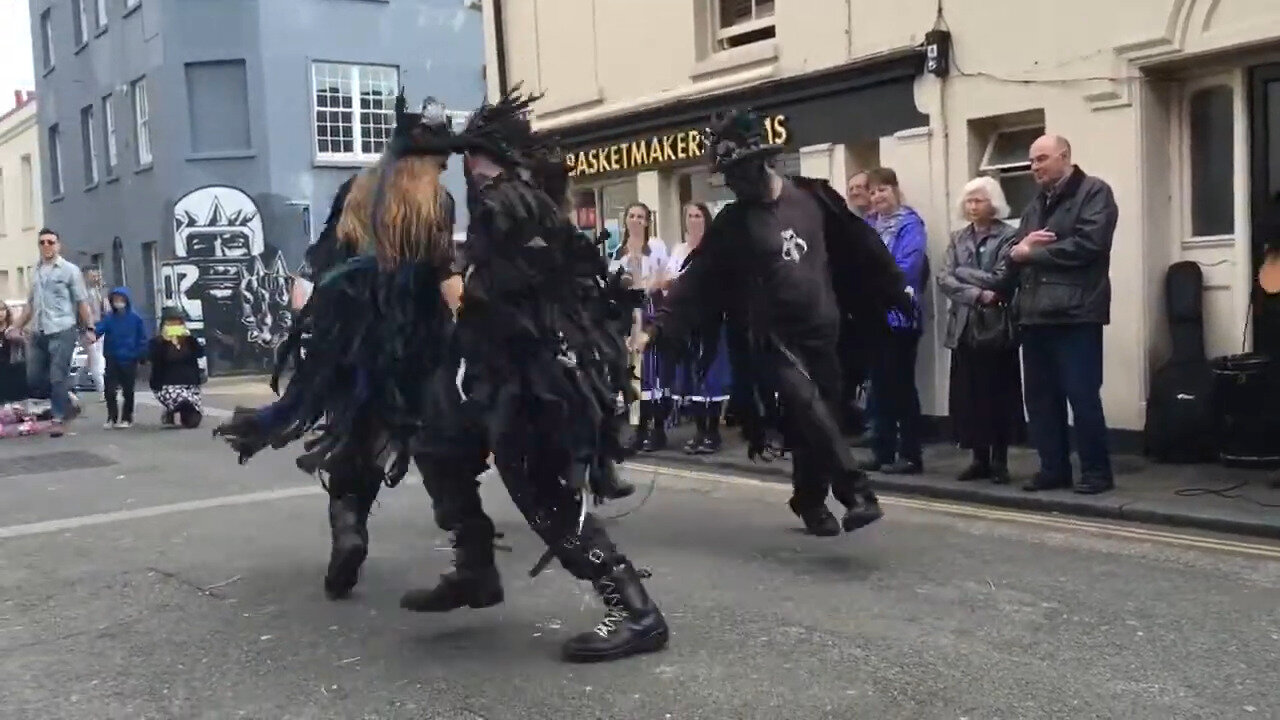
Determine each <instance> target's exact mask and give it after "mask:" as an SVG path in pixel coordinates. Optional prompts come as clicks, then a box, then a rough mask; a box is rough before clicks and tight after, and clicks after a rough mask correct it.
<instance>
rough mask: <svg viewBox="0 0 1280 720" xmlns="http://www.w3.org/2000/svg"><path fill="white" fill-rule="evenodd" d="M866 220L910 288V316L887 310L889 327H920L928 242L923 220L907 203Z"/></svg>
mask: <svg viewBox="0 0 1280 720" xmlns="http://www.w3.org/2000/svg"><path fill="white" fill-rule="evenodd" d="M867 221H868V222H870V223H871V224H872V226H874V227H875V229H876V232H877V233H879V235H880V239H881V240H883V241H884V244H885V247H887V248H889V252H890V253H892V254H893V260H894V262H896V263H897V264H898V268H899V269H901V270H902V274H903V275H904V276H905V277H906V281H907V287H909V288H911V293H912V296H911V306H912V317H907V316H906V315H905V314H904V313H902V312H900V311H898V310H891V311H889V327H891V328H893V329H895V330H917V331H918V330H921V329H923V326H924V320H923V315H922V313H921V312H920V301H921V298H922V297H923V293H924V290H925V286H926V284H927V282H928V278H927V275H928V274H929V258H928V256H927V255H926V252H927V250H928V246H929V240H928V237H927V236H926V234H925V229H924V220H923V219H922V218H921V217H920V215H918V214H917V213H916V211H915V210H912V209H911V208H909V207H906V206H903V207H901V208H899V210H898V212H896V213H894V214H892V215H883V216H881V215H873V216H871V217H868V218H867Z"/></svg>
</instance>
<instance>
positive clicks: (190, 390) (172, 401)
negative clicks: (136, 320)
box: [150, 306, 204, 428]
mask: <svg viewBox="0 0 1280 720" xmlns="http://www.w3.org/2000/svg"><path fill="white" fill-rule="evenodd" d="M202 357H204V347H203V346H202V345H201V344H200V342H199V341H198V340H196V339H195V338H194V337H192V336H191V331H190V330H189V329H187V322H186V316H185V314H184V313H183V312H182V310H181V309H179V308H176V307H173V306H169V307H165V308H164V309H163V310H162V311H161V312H160V335H159V336H158V337H156V338H154V339H153V340H152V341H151V354H150V359H151V391H152V392H154V393H155V395H156V400H158V401H159V402H160V405H161V407H163V408H164V414H163V415H162V416H161V419H160V421H161V422H162V423H164V424H165V425H173V424H174V418H175V416H176V418H177V421H178V422H179V423H181V424H182V427H184V428H194V427H198V426H199V425H200V421H201V420H202V419H203V418H204V406H203V405H202V404H201V398H200V383H201V380H202V378H201V373H200V358H202Z"/></svg>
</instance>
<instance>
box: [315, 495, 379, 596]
mask: <svg viewBox="0 0 1280 720" xmlns="http://www.w3.org/2000/svg"><path fill="white" fill-rule="evenodd" d="M367 517H368V511H367V510H363V511H362V508H361V503H360V500H359V498H358V497H356V496H355V495H343V496H341V497H337V498H335V497H330V498H329V531H330V533H331V535H332V538H333V547H332V549H331V550H330V551H329V570H328V572H326V573H325V576H324V593H325V595H326V596H327V597H328V598H329V599H330V600H341V599H343V598H346V597H350V595H351V590H352V588H354V587H355V586H356V583H357V582H359V580H360V566H361V565H363V564H364V559H365V557H367V556H368V555H369V530H368V528H367V527H366V525H365V519H366V518H367Z"/></svg>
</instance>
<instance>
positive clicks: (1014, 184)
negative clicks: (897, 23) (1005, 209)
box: [978, 125, 1044, 217]
mask: <svg viewBox="0 0 1280 720" xmlns="http://www.w3.org/2000/svg"><path fill="white" fill-rule="evenodd" d="M1043 134H1044V126H1041V125H1036V126H1030V127H1026V126H1023V127H1016V128H1005V129H1000V130H997V131H995V132H993V133H992V134H991V138H990V139H989V140H988V141H987V148H986V150H985V151H984V152H983V154H982V162H981V163H980V164H979V165H978V172H979V173H981V174H983V175H988V176H990V177H992V178H995V180H996V181H998V182H999V183H1000V189H1001V190H1004V195H1005V199H1006V200H1007V201H1008V202H1009V210H1010V212H1011V214H1012V217H1018V216H1019V215H1021V214H1022V211H1023V209H1024V208H1026V207H1027V205H1029V204H1030V203H1031V201H1032V200H1033V199H1034V198H1035V196H1036V192H1037V191H1038V190H1037V188H1036V181H1035V178H1034V177H1032V175H1031V143H1033V142H1035V141H1036V139H1037V138H1039V137H1040V136H1041V135H1043Z"/></svg>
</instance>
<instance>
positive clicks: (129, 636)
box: [0, 396, 1280, 720]
mask: <svg viewBox="0 0 1280 720" xmlns="http://www.w3.org/2000/svg"><path fill="white" fill-rule="evenodd" d="M213 397H216V396H213ZM213 397H211V398H210V400H211V401H213ZM228 406H229V405H228ZM91 413H99V414H100V413H101V406H91ZM155 415H156V411H155V410H154V408H149V407H144V408H142V409H141V410H140V412H139V416H140V420H141V421H142V423H143V424H142V425H141V426H139V427H135V428H134V429H132V430H129V431H114V432H110V433H108V432H106V431H103V430H100V429H97V428H96V426H93V424H91V423H85V424H83V425H82V426H81V427H80V428H79V432H78V434H76V435H74V436H69V437H67V438H63V439H61V440H53V439H24V440H0V483H2V484H3V488H4V499H5V500H4V502H3V503H0V708H2V709H0V717H3V718H6V720H25V719H27V718H41V719H43V718H56V719H58V720H73V719H78V718H90V719H93V720H105V719H108V718H128V719H130V720H136V719H141V718H219V719H221V718H262V719H263V720H285V719H294V718H297V719H302V718H343V719H350V718H378V719H379V720H383V719H385V720H390V719H393V718H394V719H398V718H406V719H408V718H412V719H414V720H423V719H432V720H437V719H438V720H477V719H481V718H483V719H485V720H535V719H536V720H541V719H546V720H565V719H569V718H582V719H605V718H609V719H613V718H616V719H618V720H684V719H692V718H711V719H717V720H718V719H725V720H730V719H732V720H755V719H759V720H780V719H786V720H818V719H821V718H832V719H836V718H839V719H841V720H849V719H853V718H859V719H861V718H867V719H875V720H882V719H883V720H887V719H890V718H904V719H905V718H910V719H912V720H921V719H927V718H950V719H953V720H955V719H959V718H971V719H973V720H977V719H979V718H1011V719H1018V720H1021V719H1029V718H1054V719H1055V720H1056V719H1061V718H1125V719H1127V720H1128V719H1133V720H1136V719H1138V718H1153V719H1159V720H1169V719H1171V718H1177V719H1180V718H1280V690H1278V689H1277V688H1278V687H1280V682H1278V681H1280V660H1277V657H1278V656H1280V563H1277V559H1280V550H1277V549H1276V548H1273V547H1268V546H1265V545H1255V544H1251V543H1248V542H1245V541H1240V540H1237V541H1232V540H1231V539H1229V538H1209V537H1204V536H1189V535H1183V534H1176V535H1175V534H1169V535H1167V536H1165V535H1163V534H1161V533H1158V532H1154V531H1151V530H1149V529H1147V530H1144V529H1141V528H1128V527H1124V526H1115V525H1099V524H1095V523H1080V522H1076V521H1072V520H1068V519H1063V518H1049V517H1043V516H1028V515H1020V514H1016V513H1010V512H1007V511H987V510H983V509H976V508H965V507H955V506H941V505H936V504H932V503H928V502H924V501H918V500H906V499H902V500H893V499H887V500H886V503H887V511H888V516H887V518H886V519H885V521H883V522H882V523H879V524H877V525H875V526H872V527H871V528H867V529H866V530H864V531H860V532H859V533H857V534H855V535H852V536H842V537H840V538H834V539H817V538H808V537H805V536H802V535H800V534H799V533H798V532H796V527H797V526H798V523H797V522H796V521H794V519H793V518H792V517H791V516H790V514H789V513H788V512H787V511H786V509H785V506H784V502H785V500H786V497H787V493H786V489H785V488H783V487H780V486H776V485H767V484H761V483H756V482H751V481H741V480H734V479H731V478H716V477H705V476H698V477H692V476H677V475H656V476H655V475H653V474H652V473H650V472H648V471H635V473H634V475H633V478H634V479H636V480H638V481H639V482H641V483H642V484H643V485H644V486H646V487H647V485H648V483H649V481H650V480H651V479H653V480H654V483H655V485H654V487H655V490H654V492H653V493H652V496H651V497H650V499H649V501H648V502H647V503H646V504H645V505H644V506H643V507H642V508H640V509H639V510H637V511H636V512H635V513H634V514H632V515H630V516H628V517H626V518H623V519H621V520H619V521H617V522H616V523H615V526H616V530H615V531H614V532H615V537H616V539H617V540H618V542H619V544H620V545H621V546H622V547H623V549H624V550H626V551H627V552H628V553H629V554H630V555H631V556H632V558H633V559H634V560H635V561H636V562H637V563H638V564H639V565H642V566H645V567H648V568H650V569H651V570H652V572H653V574H654V577H653V579H652V580H651V581H650V583H649V584H650V587H651V589H652V591H653V593H654V595H655V596H656V598H657V599H658V601H659V602H660V604H661V605H662V607H663V609H664V610H665V612H666V614H667V618H668V620H669V621H670V623H671V625H672V633H673V636H672V645H671V647H670V649H669V650H668V651H667V652H665V653H661V654H657V655H652V656H647V657H642V658H636V659H632V660H629V661H625V662H622V663H616V664H611V665H601V666H585V667H584V666H568V665H564V664H561V663H560V662H559V661H558V659H557V650H558V646H559V644H560V641H561V640H563V639H564V638H565V637H567V636H568V634H569V633H571V632H573V631H576V630H580V629H584V628H586V627H589V626H591V625H593V624H594V623H595V622H596V621H597V620H598V619H599V616H600V613H599V609H598V605H597V603H596V602H595V601H594V599H593V598H592V597H591V595H590V593H589V592H588V588H587V587H585V586H584V585H583V584H581V583H578V582H576V581H574V580H572V579H571V578H570V577H569V576H568V575H567V574H565V573H564V572H563V571H561V570H559V569H554V570H551V571H548V572H546V573H544V574H543V575H541V576H539V577H538V578H537V579H534V580H530V579H529V578H528V576H527V574H526V571H527V570H528V568H529V567H530V566H531V565H532V564H533V562H534V560H535V559H536V557H537V556H538V554H539V553H540V551H541V548H540V547H539V545H538V543H537V541H536V539H535V538H534V536H533V535H532V534H531V533H530V532H529V531H528V529H527V528H525V527H524V525H523V523H522V522H520V521H519V518H518V515H517V514H516V513H515V511H514V509H513V508H512V506H511V504H510V502H509V501H508V500H507V499H506V498H505V497H503V496H502V492H501V489H500V487H499V486H498V485H497V484H496V483H490V484H489V492H488V499H489V506H490V508H491V509H492V513H493V514H494V516H495V519H496V520H497V521H498V523H499V525H500V526H501V527H500V529H501V530H503V531H505V532H506V533H507V542H508V543H509V544H510V545H511V546H513V552H511V553H500V555H499V562H500V565H501V569H502V571H503V575H504V579H505V581H506V585H507V602H506V603H505V604H504V605H501V606H499V607H497V608H494V609H491V610H483V611H460V612H457V613H454V614H450V615H446V616H419V615H412V614H407V613H404V612H402V611H401V610H399V609H398V607H397V602H398V598H399V595H400V593H401V592H402V591H403V590H404V589H405V588H408V587H410V586H413V585H416V584H420V583H423V582H428V581H431V580H432V579H433V578H434V577H435V575H437V574H438V573H439V572H442V571H444V570H445V569H446V568H447V565H448V556H447V554H446V553H443V552H439V551H437V550H436V549H435V548H437V547H439V546H443V545H444V544H445V539H444V538H443V537H442V534H441V533H440V532H438V531H437V530H435V528H434V527H433V525H432V524H431V522H430V515H429V508H428V503H427V498H426V495H425V493H424V492H423V491H422V490H421V489H420V488H419V487H417V486H415V485H412V484H406V485H404V486H402V487H400V488H397V489H395V490H389V491H384V493H383V498H382V502H381V504H380V505H379V506H378V507H377V508H376V509H375V516H374V518H373V520H372V523H371V527H372V535H373V540H372V552H371V556H370V558H369V561H368V563H367V564H366V570H365V574H364V577H363V581H362V583H361V585H360V587H359V589H358V591H357V595H356V597H355V598H353V599H352V600H350V601H347V602H340V603H331V602H328V601H326V600H325V599H324V597H323V594H322V592H321V576H322V574H323V571H324V563H325V560H326V556H327V542H328V532H327V527H326V523H325V511H324V497H323V495H322V494H321V493H320V491H319V489H318V488H317V487H316V486H315V485H314V484H313V483H312V482H310V481H309V480H308V478H305V477H304V476H302V475H300V474H299V473H298V472H297V471H296V470H293V469H292V465H291V457H289V456H288V455H286V454H285V453H279V452H277V453H273V454H268V455H265V456H263V457H261V458H259V459H255V460H254V462H253V463H252V464H251V465H249V466H248V467H246V468H241V467H238V466H236V464H235V462H234V458H233V457H232V456H231V454H230V452H229V451H226V450H224V449H223V448H222V447H221V446H220V445H218V444H215V442H214V441H213V440H211V439H210V438H209V435H208V432H207V431H206V430H204V429H202V430H200V431H195V432H186V431H176V430H162V429H159V428H158V427H155V422H156V420H155V417H154V416H155ZM90 419H94V416H93V415H91V416H90ZM96 419H97V420H98V421H99V422H100V420H101V418H100V417H97V418H96ZM69 451H79V452H81V453H88V455H84V454H81V455H70V456H69V455H66V454H65V453H67V452H69ZM57 453H62V454H57ZM95 459H96V461H97V462H99V463H103V462H105V463H109V464H106V465H105V466H100V467H87V468H82V469H62V470H56V471H50V468H53V467H55V465H56V464H57V463H61V464H62V465H61V467H63V468H67V467H69V466H73V465H76V464H79V465H80V466H84V465H87V464H91V463H92V462H94V461H95ZM42 470H43V471H42ZM633 506H634V503H633V504H631V505H625V506H622V507H619V508H616V509H615V511H620V510H624V509H627V508H630V507H633ZM1236 543H1238V544H1236Z"/></svg>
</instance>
